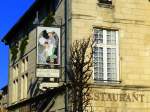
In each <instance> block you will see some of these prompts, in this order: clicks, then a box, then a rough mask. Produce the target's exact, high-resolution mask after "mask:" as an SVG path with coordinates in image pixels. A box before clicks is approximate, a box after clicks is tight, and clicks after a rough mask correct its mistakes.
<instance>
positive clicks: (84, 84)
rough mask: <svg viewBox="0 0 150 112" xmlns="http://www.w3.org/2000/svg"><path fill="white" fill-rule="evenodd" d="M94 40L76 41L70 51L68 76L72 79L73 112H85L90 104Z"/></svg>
mask: <svg viewBox="0 0 150 112" xmlns="http://www.w3.org/2000/svg"><path fill="white" fill-rule="evenodd" d="M92 46H93V40H92V39H91V38H88V39H82V40H76V41H75V42H74V43H73V44H72V47H71V49H70V52H71V54H70V64H69V67H68V71H69V72H68V75H69V79H70V85H71V92H70V95H71V96H70V100H71V103H72V111H73V112H83V111H84V110H85V109H86V107H87V106H88V104H89V100H90V99H88V97H86V96H88V95H89V93H90V87H89V79H90V78H91V75H92V69H91V67H92V59H93V58H92V55H93V50H92Z"/></svg>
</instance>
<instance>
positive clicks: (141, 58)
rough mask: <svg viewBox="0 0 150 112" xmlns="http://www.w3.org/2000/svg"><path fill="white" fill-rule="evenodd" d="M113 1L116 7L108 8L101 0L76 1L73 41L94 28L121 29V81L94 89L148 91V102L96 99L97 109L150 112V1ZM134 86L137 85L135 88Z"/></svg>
mask: <svg viewBox="0 0 150 112" xmlns="http://www.w3.org/2000/svg"><path fill="white" fill-rule="evenodd" d="M112 1H113V4H112V6H108V7H106V6H105V5H98V4H97V3H98V1H97V0H86V1H85V0H72V42H73V41H74V40H77V39H81V38H87V37H89V36H91V37H92V32H93V27H99V28H108V29H117V30H118V31H119V66H120V67H119V77H120V81H121V83H119V84H116V85H115V84H110V85H108V84H107V83H105V84H103V85H105V87H103V88H101V86H102V85H101V84H99V85H98V86H97V88H93V91H101V92H107V93H119V94H120V93H124V92H125V93H130V94H132V93H133V92H136V93H141V94H144V99H145V100H144V102H127V101H125V102H120V101H117V102H115V101H94V102H92V107H94V108H93V109H94V112H150V108H149V107H150V103H149V102H150V96H149V95H150V89H144V88H145V87H147V88H149V87H150V83H149V82H150V69H149V67H150V38H149V37H150V12H149V10H150V2H149V0H112ZM95 85H97V84H95ZM112 85H113V87H112ZM124 86H127V87H126V88H125V90H124V89H122V88H123V87H124ZM130 86H133V87H132V89H131V88H130ZM137 86H138V88H136V87H137ZM109 87H111V88H109ZM116 87H117V88H116ZM92 94H93V92H92ZM96 106H97V107H96ZM89 109H91V108H90V107H89Z"/></svg>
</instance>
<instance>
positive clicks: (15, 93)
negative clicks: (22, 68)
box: [12, 79, 18, 103]
mask: <svg viewBox="0 0 150 112" xmlns="http://www.w3.org/2000/svg"><path fill="white" fill-rule="evenodd" d="M12 86H13V88H12V89H13V90H12V103H14V102H16V101H17V100H18V79H16V80H14V81H13V85H12Z"/></svg>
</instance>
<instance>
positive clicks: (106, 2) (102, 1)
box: [98, 0, 112, 4]
mask: <svg viewBox="0 0 150 112" xmlns="http://www.w3.org/2000/svg"><path fill="white" fill-rule="evenodd" d="M98 1H99V3H105V4H112V0H98Z"/></svg>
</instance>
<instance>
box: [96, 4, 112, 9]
mask: <svg viewBox="0 0 150 112" xmlns="http://www.w3.org/2000/svg"><path fill="white" fill-rule="evenodd" d="M97 5H98V6H100V7H103V8H110V9H113V8H114V5H112V4H106V3H97Z"/></svg>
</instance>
